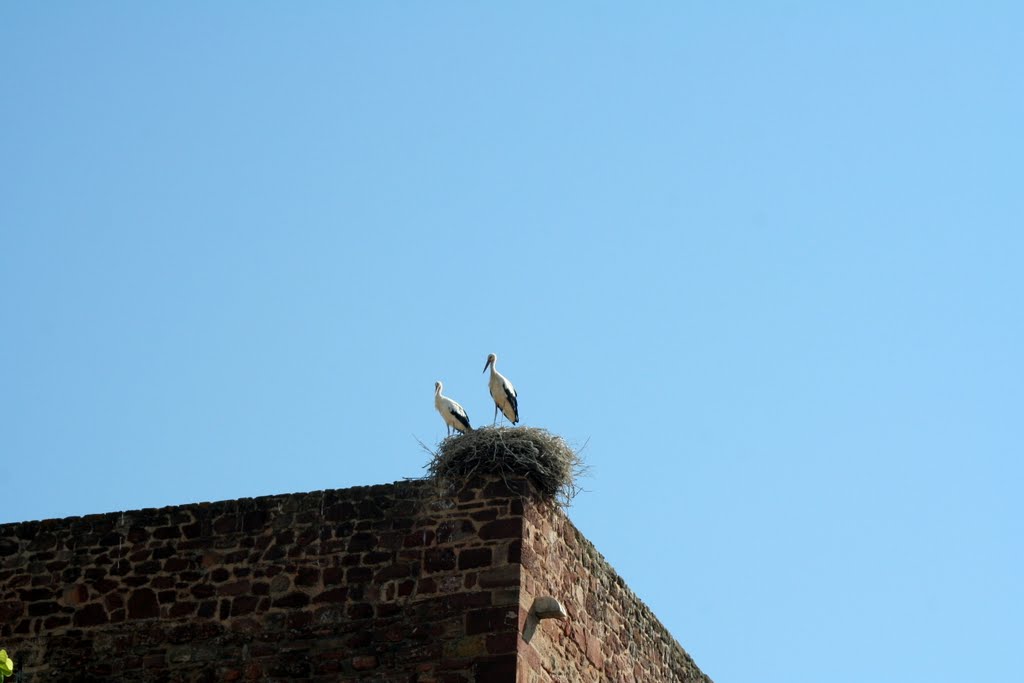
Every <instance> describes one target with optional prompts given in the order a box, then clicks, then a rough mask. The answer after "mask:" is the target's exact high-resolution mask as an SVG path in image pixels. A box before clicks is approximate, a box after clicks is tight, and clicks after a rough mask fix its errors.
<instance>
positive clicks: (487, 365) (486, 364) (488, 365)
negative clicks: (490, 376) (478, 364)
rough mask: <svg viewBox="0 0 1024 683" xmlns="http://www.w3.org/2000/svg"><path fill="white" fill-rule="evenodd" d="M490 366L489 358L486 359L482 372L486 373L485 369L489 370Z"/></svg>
mask: <svg viewBox="0 0 1024 683" xmlns="http://www.w3.org/2000/svg"><path fill="white" fill-rule="evenodd" d="M490 365H491V359H490V358H488V359H487V362H486V363H484V372H487V368H489V367H490Z"/></svg>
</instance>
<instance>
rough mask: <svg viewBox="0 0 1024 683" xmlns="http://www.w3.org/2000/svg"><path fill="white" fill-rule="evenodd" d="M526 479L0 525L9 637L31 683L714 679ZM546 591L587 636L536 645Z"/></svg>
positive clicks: (561, 634) (559, 635) (674, 682)
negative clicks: (443, 491)
mask: <svg viewBox="0 0 1024 683" xmlns="http://www.w3.org/2000/svg"><path fill="white" fill-rule="evenodd" d="M520 490H521V489H520V484H513V485H511V486H508V485H506V484H505V483H504V482H502V483H495V482H493V481H491V480H488V479H486V478H483V477H480V478H478V479H477V480H476V481H474V482H472V483H471V485H469V486H467V487H466V488H465V489H463V490H462V491H460V492H458V493H457V494H456V495H455V496H454V498H453V500H450V501H438V500H436V498H435V497H434V496H436V490H435V489H433V488H431V487H430V486H429V485H428V484H427V483H424V482H402V483H397V484H392V485H386V486H374V487H357V488H353V489H345V490H328V491H316V492H313V493H308V494H293V495H282V496H267V497H264V498H253V499H242V500H237V501H224V502H219V503H199V504H195V505H186V506H181V507H178V508H163V509H160V510H152V509H151V510H136V511H126V512H124V513H114V514H110V515H89V516H87V517H81V518H71V519H65V520H46V521H43V522H27V523H22V524H14V525H4V526H0V641H2V642H0V644H2V645H3V646H4V647H5V648H6V649H7V650H8V652H11V653H14V656H15V658H16V661H18V663H19V670H20V671H21V672H22V674H23V676H22V679H21V681H22V683H37V682H38V681H59V680H83V681H98V680H116V681H124V682H125V683H142V682H143V681H168V683H171V682H178V681H181V682H182V683H184V682H193V681H195V682H198V681H210V682H214V681H258V680H315V681H323V682H325V681H328V680H330V681H334V680H340V681H353V682H354V681H357V680H362V681H369V680H374V681H378V680H379V681H382V682H386V683H397V682H398V681H402V682H403V683H407V682H408V681H413V680H415V681H419V682H420V683H481V682H483V681H487V682H488V683H513V682H514V681H515V680H516V676H517V671H518V673H519V674H521V675H523V676H527V673H528V674H529V675H528V676H527V677H525V678H523V679H522V681H523V682H525V683H554V682H555V681H581V682H585V683H593V682H595V681H601V680H607V681H621V682H622V683H640V681H659V682H660V681H666V682H668V683H698V682H703V681H704V680H705V679H703V678H701V677H700V676H699V672H697V670H696V667H693V666H692V662H689V660H688V658H686V657H685V653H683V652H682V650H681V648H678V645H676V644H675V643H674V641H672V640H671V636H668V635H667V634H666V633H665V632H664V629H662V628H661V627H660V625H659V624H657V622H656V620H654V619H653V616H650V614H649V611H645V610H646V608H644V607H643V605H642V604H640V603H639V602H636V601H635V598H634V597H632V594H631V593H629V592H628V589H626V588H625V586H624V584H623V583H622V582H621V580H620V579H618V578H617V577H616V576H615V575H614V572H612V571H611V569H610V568H609V567H607V565H605V564H602V562H603V560H600V559H599V558H600V556H599V555H596V553H593V554H591V553H590V549H589V546H588V544H587V543H586V540H585V539H582V537H579V536H578V532H575V529H574V528H573V527H572V525H571V524H570V523H569V522H568V520H567V519H565V518H564V516H559V515H560V514H561V513H560V512H559V511H555V510H548V509H547V508H545V507H544V506H543V504H540V503H537V502H536V501H535V500H534V499H533V498H532V497H529V496H528V497H526V498H520V497H518V496H519V491H520ZM485 492H486V493H485ZM538 591H544V592H547V593H552V594H558V595H560V596H564V595H566V594H568V595H569V597H568V598H564V597H563V598H560V599H563V600H564V601H565V604H566V606H567V608H569V609H570V613H571V614H572V615H573V617H574V618H575V619H576V624H575V626H576V627H574V628H570V629H569V630H567V631H563V630H561V628H560V627H559V628H548V627H547V626H546V625H545V626H542V627H541V628H535V629H534V631H535V632H534V633H533V636H532V638H531V640H530V642H529V643H527V642H525V641H524V640H523V627H524V625H525V624H526V621H527V618H528V610H529V600H530V599H531V596H533V595H535V594H536V593H537V592H538ZM606 604H607V609H606V607H605V605H606ZM602 610H604V614H606V615H607V619H605V617H604V616H602ZM627 615H628V616H630V617H636V619H638V620H639V621H638V623H636V624H634V623H633V621H631V620H630V618H627ZM603 619H605V620H603ZM559 623H561V622H559ZM634 642H635V643H636V645H635V646H634V645H632V643H634ZM631 647H635V648H638V649H636V653H637V657H636V658H635V661H634V659H631V658H629V657H627V656H626V655H625V654H624V653H628V652H629V648H631ZM538 648H539V649H538ZM542 652H543V656H542V654H541V653H542ZM552 662H554V664H553V663H552ZM680 662H681V663H680ZM552 667H557V672H556V669H555V668H552ZM680 667H682V668H680ZM687 667H689V668H687ZM680 672H682V673H680ZM694 672H696V673H694Z"/></svg>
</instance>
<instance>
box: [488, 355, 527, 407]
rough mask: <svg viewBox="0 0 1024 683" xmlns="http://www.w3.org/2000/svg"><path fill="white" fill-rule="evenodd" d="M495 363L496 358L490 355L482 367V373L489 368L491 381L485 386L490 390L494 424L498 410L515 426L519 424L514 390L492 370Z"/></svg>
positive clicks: (517, 404) (510, 384)
mask: <svg viewBox="0 0 1024 683" xmlns="http://www.w3.org/2000/svg"><path fill="white" fill-rule="evenodd" d="M497 362H498V356H497V355H496V354H493V353H492V354H489V355H488V356H487V363H486V364H485V365H484V372H487V368H488V367H490V368H491V379H490V380H489V381H488V382H487V386H488V388H489V389H490V390H491V398H493V399H494V423H495V424H497V423H498V411H499V410H500V411H501V414H502V415H504V416H505V417H507V418H508V421H509V422H511V423H512V424H516V423H517V422H519V401H518V400H517V399H516V388H515V387H514V386H512V382H509V381H508V379H507V378H506V377H505V376H504V375H502V374H501V373H500V372H498V371H497V370H495V369H494V364H495V363H497Z"/></svg>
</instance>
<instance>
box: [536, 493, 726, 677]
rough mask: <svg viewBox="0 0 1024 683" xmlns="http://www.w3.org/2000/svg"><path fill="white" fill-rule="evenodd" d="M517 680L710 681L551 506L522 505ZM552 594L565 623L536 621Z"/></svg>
mask: <svg viewBox="0 0 1024 683" xmlns="http://www.w3.org/2000/svg"><path fill="white" fill-rule="evenodd" d="M520 587H521V592H520V596H519V607H520V609H519V629H520V633H521V634H522V638H521V639H520V641H519V650H518V652H519V665H518V675H517V679H516V680H517V683H592V682H597V681H616V682H617V683H648V682H651V681H658V682H659V683H711V679H710V678H708V677H707V676H705V675H704V674H703V673H702V672H701V671H700V669H698V668H697V665H696V664H694V662H693V660H692V659H691V658H690V656H689V655H688V654H687V653H686V651H685V650H683V648H682V647H681V646H680V645H679V643H677V642H676V640H675V639H674V638H673V637H672V635H671V634H670V633H669V632H668V631H667V630H666V629H665V627H664V626H662V625H661V622H659V621H658V619H657V618H656V617H655V616H654V614H653V613H652V612H651V610H650V609H648V607H647V606H646V605H645V604H644V603H642V602H641V601H640V599H639V598H637V597H636V595H634V593H633V592H632V591H631V590H630V589H629V587H628V586H626V584H625V582H623V580H622V579H621V578H620V577H619V576H618V574H616V573H615V570H614V569H612V567H611V566H610V565H609V564H608V563H607V562H606V561H605V560H604V558H603V557H601V555H600V553H598V552H597V550H596V549H595V548H594V546H593V545H592V544H591V543H590V541H588V540H587V539H586V538H584V537H583V535H582V534H580V532H579V531H578V530H577V529H576V527H575V526H574V525H573V524H572V522H571V521H569V519H568V517H566V516H565V514H564V513H563V512H562V511H561V510H560V509H558V507H557V506H554V505H552V504H550V503H543V502H541V503H530V504H528V505H527V506H526V511H525V514H524V528H523V548H522V579H521V582H520ZM541 596H552V597H555V598H556V599H558V600H559V602H561V604H562V605H563V607H565V610H566V612H567V613H568V617H569V618H568V619H566V620H564V621H560V620H556V619H545V620H543V621H539V622H538V621H537V619H536V617H534V616H532V615H531V607H532V605H533V601H534V599H535V598H537V597H541Z"/></svg>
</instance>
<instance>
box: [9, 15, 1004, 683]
mask: <svg viewBox="0 0 1024 683" xmlns="http://www.w3.org/2000/svg"><path fill="white" fill-rule="evenodd" d="M769 5H771V6H772V7H771V8H770V9H769V8H768V6H769ZM1022 122H1024V10H1021V9H1020V5H1019V3H997V2H986V3H968V2H962V3H951V2H934V3H921V2H899V1H897V2H866V3H838V2H836V3H810V2H806V3H805V2H780V3H733V4H725V3H711V2H687V3H683V2H678V3H601V2H598V3H592V2H585V3H584V2H580V3H571V2H569V3H561V4H560V5H558V6H557V7H552V6H551V4H550V3H537V4H516V3H513V4H508V3H502V4H501V6H498V4H497V3H487V4H486V5H481V4H480V3H443V2H442V3H436V2H435V3H386V2H380V3H376V2H375V3H354V2H349V3H324V2H307V3H267V2H263V3H250V2H219V3H207V2H204V3H189V2H180V3H134V2H123V3H109V2H92V3H59V2H58V3H39V2H22V3H15V2H5V3H3V4H2V5H0V466H2V472H3V477H4V493H3V497H2V507H0V520H2V521H18V520H23V519H38V518H47V517H60V516H68V515H79V514H87V513H94V512H108V511H116V510H122V509H135V508H140V507H151V506H162V505H171V504H182V503H188V502H194V501H202V500H221V499H230V498H238V497H245V496H257V495H265V494H273V493H285V492H293V491H308V490H315V489H322V488H332V487H339V488H340V487H348V486H354V485H362V484H373V483H381V482H389V481H394V480H398V479H401V478H403V477H415V476H420V475H422V474H423V470H422V466H423V464H424V462H425V454H424V453H423V452H422V450H421V449H420V447H419V445H418V444H417V442H416V440H417V439H421V440H423V441H424V442H426V443H428V444H433V443H436V442H437V441H438V440H439V439H440V438H441V437H443V436H444V433H445V429H444V425H443V423H442V422H441V419H440V417H439V416H438V415H437V413H436V412H435V411H434V408H433V389H434V381H435V380H438V379H440V380H443V381H444V382H445V387H446V392H445V393H446V394H448V395H450V396H451V397H453V398H455V399H456V400H458V401H460V402H461V403H462V404H463V405H464V406H465V407H466V409H467V411H468V412H469V415H470V418H471V419H472V420H473V422H474V423H475V424H485V423H489V421H490V419H491V416H492V406H493V404H492V403H491V402H490V399H489V396H488V394H487V389H486V376H485V375H483V374H482V373H481V370H482V369H483V366H484V361H485V359H486V355H487V354H488V353H489V352H496V353H497V354H498V356H499V359H498V368H499V369H500V370H501V371H502V372H503V373H505V374H506V375H507V376H508V377H509V378H510V379H511V380H512V381H513V382H514V383H515V384H516V386H517V388H518V389H519V398H520V409H521V416H522V421H523V423H524V424H527V425H531V426H539V427H545V428H547V429H550V430H551V431H553V432H556V433H559V434H561V435H563V436H565V437H566V438H567V439H568V440H569V441H570V442H572V443H576V444H583V443H584V442H588V445H587V447H586V449H585V451H584V455H585V456H586V457H587V458H588V460H589V463H590V465H591V466H592V473H591V476H590V477H589V478H588V479H587V480H586V481H585V482H584V485H585V487H586V488H587V489H588V492H587V493H585V494H582V495H581V496H580V497H579V498H577V501H576V504H575V505H574V507H573V508H572V509H571V511H570V515H571V517H572V518H573V520H574V521H575V523H576V524H577V526H579V528H580V529H581V530H582V531H583V532H584V534H586V536H587V537H588V538H590V539H591V540H592V541H593V542H594V543H595V545H596V546H597V547H598V549H599V550H601V551H602V553H603V554H604V555H605V557H606V558H607V559H608V560H609V561H610V562H611V564H612V565H613V566H614V567H615V568H616V569H617V570H618V571H619V572H620V573H621V574H622V576H623V577H624V578H625V580H626V581H627V582H628V584H629V585H630V586H631V587H632V588H633V589H634V590H635V591H636V592H637V593H638V594H639V595H640V597H641V598H643V599H644V600H645V601H646V602H647V603H648V604H649V605H650V606H651V608H652V609H653V610H654V612H655V613H656V614H657V615H658V616H659V617H660V618H661V620H662V621H663V622H664V623H665V624H666V625H667V626H668V628H669V629H670V630H671V631H672V633H673V634H674V635H675V636H676V638H677V639H678V640H679V641H680V642H681V643H682V644H683V646H684V647H686V648H687V650H688V651H689V652H690V653H691V654H692V655H693V657H694V658H695V660H696V661H697V663H698V664H699V665H700V666H701V667H702V668H703V670H704V671H705V672H707V673H708V674H709V675H710V676H711V677H713V678H714V679H715V680H716V681H718V682H719V683H727V682H728V683H773V682H778V683H803V682H807V683H818V682H820V681H831V682H832V683H843V682H846V681H849V682H851V683H852V682H857V683H860V682H862V681H865V680H872V681H901V682H902V681H929V683H934V682H941V681H957V682H962V681H1009V680H1014V679H1016V678H1018V677H1019V674H1020V664H1019V662H1020V647H1021V643H1022V642H1024V582H1022V577H1024V547H1022V546H1024V541H1022V539H1024V503H1022V497H1024V496H1022V492H1021V491H1022V483H1024V465H1022V450H1024V449H1022V447H1021V436H1022V434H1021V431H1022V429H1021V427H1022V415H1024V392H1022V380H1024V363H1022V347H1024V322H1022V319H1024V315H1022V298H1024V297H1022V295H1024V275H1022V270H1024V192H1022V180H1024V168H1022V166H1024V162H1022V160H1024V125H1022Z"/></svg>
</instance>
